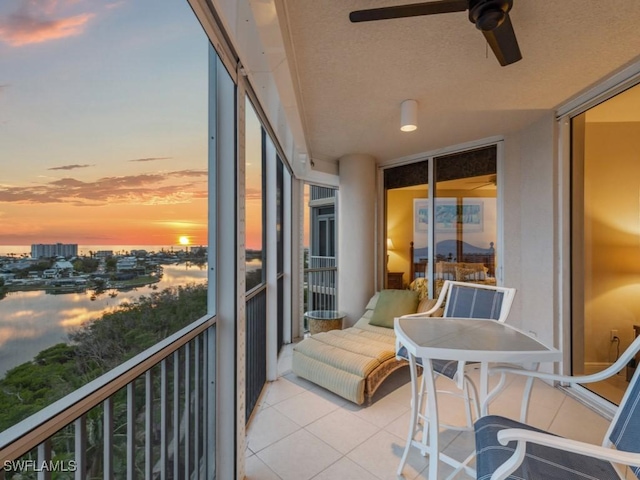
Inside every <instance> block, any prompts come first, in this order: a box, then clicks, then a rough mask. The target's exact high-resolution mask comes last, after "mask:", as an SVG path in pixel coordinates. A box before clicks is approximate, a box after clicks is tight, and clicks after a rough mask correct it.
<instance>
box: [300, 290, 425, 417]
mask: <svg viewBox="0 0 640 480" xmlns="http://www.w3.org/2000/svg"><path fill="white" fill-rule="evenodd" d="M435 304H436V300H432V299H428V298H424V299H422V300H420V298H419V293H418V292H417V291H413V290H383V291H382V292H379V293H376V294H375V295H374V296H373V297H372V298H371V299H370V300H369V302H368V303H367V306H366V307H365V312H364V314H363V315H362V317H361V318H360V319H359V320H358V321H357V322H356V324H355V325H354V326H352V327H349V328H346V329H344V330H331V331H328V332H323V333H318V334H315V335H312V336H310V337H308V338H305V339H304V340H302V341H301V342H300V343H298V344H297V345H295V346H294V348H293V360H292V368H293V372H294V373H295V374H296V375H298V376H299V377H302V378H305V379H307V380H309V381H311V382H313V383H315V384H317V385H320V386H321V387H324V388H326V389H327V390H330V391H332V392H333V393H335V394H337V395H340V396H341V397H343V398H345V399H347V400H349V401H351V402H354V403H356V404H358V405H361V404H363V403H364V402H365V400H366V401H367V403H370V402H371V399H372V397H373V394H374V393H375V392H376V390H377V389H378V387H379V386H380V385H381V384H382V382H383V381H384V380H385V379H386V378H387V377H388V376H389V375H390V374H391V373H392V372H394V371H395V370H397V369H399V368H401V367H404V366H406V365H408V362H406V361H405V360H397V359H396V349H395V333H394V331H393V319H394V318H395V317H397V316H401V315H405V314H409V313H416V312H418V311H421V312H424V313H425V314H427V313H426V312H428V311H429V310H431V309H432V308H433V306H434V305H435ZM434 313H436V314H437V312H434Z"/></svg>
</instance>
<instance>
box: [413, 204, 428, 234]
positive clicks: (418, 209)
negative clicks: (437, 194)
mask: <svg viewBox="0 0 640 480" xmlns="http://www.w3.org/2000/svg"><path fill="white" fill-rule="evenodd" d="M428 227H429V199H427V198H414V199H413V231H414V232H424V233H426V232H427V229H428Z"/></svg>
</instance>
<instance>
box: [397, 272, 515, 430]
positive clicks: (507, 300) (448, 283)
mask: <svg viewBox="0 0 640 480" xmlns="http://www.w3.org/2000/svg"><path fill="white" fill-rule="evenodd" d="M456 286H460V287H463V288H476V289H483V290H492V291H497V292H502V293H503V298H502V305H501V308H500V315H499V317H498V318H497V319H496V320H497V321H498V322H502V323H504V322H505V321H506V320H507V317H508V316H509V312H510V310H511V305H512V304H513V299H514V297H515V295H516V289H515V288H510V287H498V286H495V285H485V284H478V283H469V282H459V281H454V280H445V282H444V285H443V286H442V290H440V295H439V296H438V300H437V301H436V303H435V305H434V306H433V307H431V308H430V309H429V310H427V311H426V312H423V313H414V314H410V315H404V316H403V317H402V318H411V317H428V316H430V315H432V314H433V313H435V312H436V311H437V310H438V309H440V308H442V305H443V304H444V313H443V315H442V316H443V317H451V316H453V315H450V312H449V309H450V305H449V304H448V303H447V302H446V300H447V298H448V296H449V294H450V292H451V291H452V290H453V287H456ZM456 316H457V315H456ZM400 348H401V345H400V344H399V342H398V340H397V339H396V352H398V351H399V350H400ZM399 358H400V357H399ZM466 365H467V364H466V363H465V362H458V371H457V373H456V376H455V377H454V380H453V381H454V382H455V383H456V386H457V388H458V389H459V390H460V393H457V392H450V391H448V390H438V393H441V394H447V395H452V396H454V397H458V398H461V399H462V400H463V402H464V405H465V417H466V423H465V425H464V426H460V425H444V424H442V426H443V427H446V428H448V429H451V430H463V431H470V430H473V419H474V416H475V418H478V417H479V416H480V407H479V405H478V391H477V389H476V386H475V384H474V383H473V381H472V380H471V379H470V378H469V376H468V375H467V374H466V373H465V367H466ZM472 365H473V364H471V365H470V367H472ZM434 373H435V374H436V375H439V376H441V377H443V378H447V379H449V377H447V376H445V375H442V374H439V373H437V372H434ZM449 380H450V379H449ZM470 392H471V393H470ZM425 395H426V388H425V385H424V382H422V383H421V385H420V393H419V394H418V398H419V399H420V411H422V412H424V410H425V409H426V403H425V402H424V397H425ZM472 408H473V413H472V412H471V409H472ZM421 416H424V413H423V414H421Z"/></svg>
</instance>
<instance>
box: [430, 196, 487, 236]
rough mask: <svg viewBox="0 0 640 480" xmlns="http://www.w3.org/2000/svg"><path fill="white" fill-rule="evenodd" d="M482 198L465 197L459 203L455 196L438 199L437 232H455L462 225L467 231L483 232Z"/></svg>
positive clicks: (436, 209) (436, 210) (436, 212)
mask: <svg viewBox="0 0 640 480" xmlns="http://www.w3.org/2000/svg"><path fill="white" fill-rule="evenodd" d="M483 208H484V204H483V202H482V199H477V198H463V199H462V204H459V203H458V201H457V200H456V199H455V198H451V199H436V208H435V214H434V216H435V228H436V231H437V232H453V231H456V230H457V228H458V226H459V225H461V226H462V229H463V231H465V232H481V231H482V230H483V228H484V225H483V220H484V219H483V213H484V212H483Z"/></svg>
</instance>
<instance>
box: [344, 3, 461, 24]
mask: <svg viewBox="0 0 640 480" xmlns="http://www.w3.org/2000/svg"><path fill="white" fill-rule="evenodd" d="M468 8H469V2H468V0H440V1H438V2H426V3H413V4H409V5H397V6H395V7H382V8H370V9H368V10H356V11H354V12H351V13H350V14H349V20H351V22H352V23H357V22H370V21H373V20H387V19H390V18H405V17H418V16H420V15H435V14H437V13H451V12H463V11H465V10H467V9H468Z"/></svg>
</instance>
